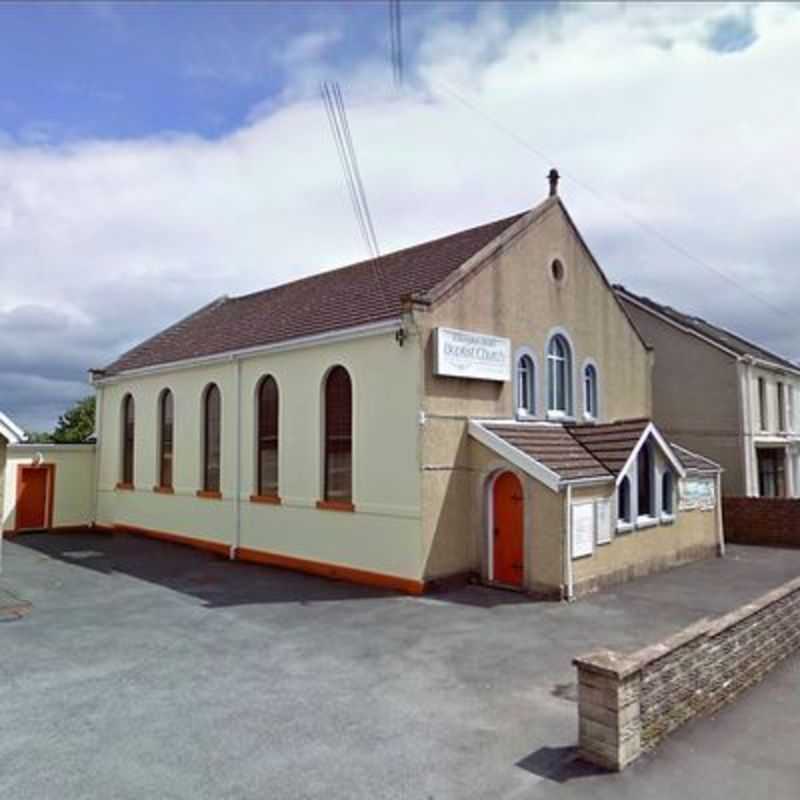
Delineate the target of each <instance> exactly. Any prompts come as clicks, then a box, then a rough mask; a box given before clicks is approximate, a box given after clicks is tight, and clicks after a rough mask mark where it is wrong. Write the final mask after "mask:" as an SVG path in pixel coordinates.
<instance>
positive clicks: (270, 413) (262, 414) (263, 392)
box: [256, 375, 278, 497]
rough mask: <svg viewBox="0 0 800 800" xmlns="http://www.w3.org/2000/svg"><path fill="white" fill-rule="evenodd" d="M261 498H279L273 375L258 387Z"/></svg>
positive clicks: (276, 415) (276, 405) (276, 401)
mask: <svg viewBox="0 0 800 800" xmlns="http://www.w3.org/2000/svg"><path fill="white" fill-rule="evenodd" d="M256 489H257V494H258V495H260V496H261V497H268V496H271V497H277V496H278V384H277V382H276V381H275V378H273V377H272V376H271V375H268V376H267V377H266V378H264V379H263V380H262V381H261V383H260V384H259V387H258V486H257V487H256Z"/></svg>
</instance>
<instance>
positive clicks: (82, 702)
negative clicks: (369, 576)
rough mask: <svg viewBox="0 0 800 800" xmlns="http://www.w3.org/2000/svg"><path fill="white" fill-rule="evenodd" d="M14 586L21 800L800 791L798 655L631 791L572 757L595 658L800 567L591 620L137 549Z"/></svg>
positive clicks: (705, 573) (710, 572) (12, 747)
mask: <svg viewBox="0 0 800 800" xmlns="http://www.w3.org/2000/svg"><path fill="white" fill-rule="evenodd" d="M4 555H5V557H4V574H3V576H2V577H0V588H2V589H4V590H5V591H7V592H10V593H11V594H12V595H14V596H16V597H18V598H21V599H23V600H26V601H29V602H30V603H31V604H32V608H31V609H30V611H29V613H28V614H26V615H25V616H23V617H21V618H19V619H16V620H13V621H7V622H0V679H1V680H0V713H1V714H2V721H3V724H2V725H1V726H0V797H4V798H5V797H8V798H15V800H16V799H17V798H19V800H28V799H30V800H49V799H50V798H53V800H56V799H57V800H79V799H80V800H85V798H95V797H96V798H102V799H103V800H112V799H113V800H129V799H130V800H133V799H134V798H135V799H136V800H140V799H141V798H158V799H159V800H173V799H174V800H178V799H180V800H184V798H185V799H186V800H189V799H191V800H205V798H208V799H209V800H212V799H213V800H220V799H222V798H224V799H225V800H228V798H230V799H231V800H238V799H242V800H243V799H244V798H247V799H248V800H250V799H251V798H252V799H253V800H254V799H255V798H259V799H260V798H269V800H284V799H289V798H292V799H293V798H309V799H310V798H320V799H321V798H325V800H337V799H338V798H342V800H345V799H346V800H360V798H369V800H382V799H383V798H403V800H406V798H409V799H413V800H417V798H419V800H430V798H435V800H445V799H447V800H449V799H450V798H453V799H454V800H455V798H458V800H465V799H466V800H471V799H472V798H475V799H476V800H477V799H478V798H480V800H485V799H487V798H500V799H501V800H517V798H531V800H536V799H537V798H545V799H549V798H561V797H566V798H572V797H574V798H606V797H608V798H612V797H613V798H620V797H621V798H624V797H631V798H633V797H636V798H637V800H638V799H640V798H664V799H665V800H667V798H669V800H672V798H676V797H678V798H681V800H691V798H694V797H697V798H701V797H702V798H703V800H710V799H711V798H714V797H725V798H727V799H728V800H736V799H737V798H742V800H753V798H757V797H770V798H787V800H789V798H792V800H795V798H797V797H799V796H800V785H799V784H798V776H800V744H799V742H800V736H799V735H798V733H799V732H800V730H799V728H798V723H797V722H796V720H800V675H798V663H797V659H794V660H792V661H790V662H787V664H786V665H785V666H784V667H783V668H781V669H780V670H779V671H776V672H775V673H773V674H772V675H771V676H770V677H769V678H768V680H767V681H766V682H765V683H764V684H762V685H761V686H760V687H757V688H756V689H754V690H752V691H751V692H750V693H748V694H747V695H746V696H745V697H743V698H742V699H741V700H740V701H739V702H738V703H737V704H736V705H735V706H732V707H729V708H728V709H726V710H725V711H723V712H722V713H720V714H719V715H718V716H717V717H715V718H713V719H708V720H703V721H701V722H699V723H696V724H693V725H691V726H688V727H686V728H684V729H683V730H681V731H680V732H679V733H678V734H676V735H675V736H674V737H673V738H672V739H671V740H670V741H669V742H668V743H667V744H666V745H665V746H663V747H662V748H661V750H659V751H658V752H657V753H656V754H655V755H653V756H650V757H647V758H645V759H643V760H641V761H640V762H638V763H637V764H636V765H634V767H633V768H631V769H630V770H629V771H627V772H626V773H625V774H623V775H621V776H612V775H600V774H596V773H594V772H593V771H592V770H590V769H588V768H585V767H581V766H579V765H577V764H576V763H575V762H573V761H572V760H571V759H572V752H573V751H572V749H571V748H572V747H573V746H574V743H575V728H576V708H575V702H574V694H575V689H574V679H575V676H574V670H573V669H572V667H571V665H570V660H571V658H572V656H573V655H575V654H577V653H580V652H582V651H585V650H587V649H591V648H593V647H596V646H601V645H609V646H613V647H619V648H623V649H625V648H634V647H637V646H639V645H641V644H644V643H647V642H652V641H654V640H655V639H658V638H660V637H661V636H664V635H666V634H668V633H671V632H673V631H674V630H676V629H678V628H680V627H682V626H683V625H685V624H687V623H688V622H691V621H693V620H695V619H697V618H699V617H701V616H705V615H708V614H717V613H720V612H723V611H726V610H728V609H730V608H733V607H735V606H737V605H739V604H741V603H743V602H745V601H746V600H748V599H751V598H752V597H755V596H757V595H758V594H760V593H762V592H764V591H766V590H767V589H769V588H772V587H773V586H775V585H778V584H780V583H782V582H783V581H785V580H787V579H788V578H790V577H794V576H795V575H798V574H800V551H781V550H770V549H761V548H731V551H730V557H729V558H726V559H724V560H712V561H708V562H704V563H701V564H694V565H691V566H688V567H684V568H681V569H677V570H673V571H671V572H668V573H664V574H662V575H659V576H653V577H651V578H647V579H644V580H640V581H637V582H634V583H631V584H627V585H626V586H624V587H621V588H619V589H617V590H615V591H608V592H604V593H601V594H598V595H595V596H593V597H591V598H586V599H584V600H581V601H579V602H577V603H574V604H572V605H566V604H559V603H531V602H523V601H522V600H521V598H519V597H518V596H517V595H513V594H508V593H503V592H497V591H492V590H488V589H484V588H481V587H467V588H465V589H463V590H459V591H455V592H451V593H448V594H445V595H441V596H435V597H428V598H409V597H399V596H397V595H392V594H387V593H381V592H378V591H372V590H368V589H363V588H358V587H353V586H349V585H347V584H342V583H335V582H331V581H326V580H322V579H317V578H312V577H307V576H301V575H296V574H293V573H289V572H284V571H280V570H276V569H269V568H265V567H257V566H253V565H245V564H231V563H229V562H226V561H224V560H222V559H219V558H216V557H214V556H210V555H207V554H204V553H198V552H194V551H191V550H188V549H185V548H181V547H178V546H175V545H168V544H164V543H160V542H150V541H145V540H141V539H136V538H133V537H130V536H127V535H115V536H113V537H112V536H103V535H64V534H62V535H27V536H23V537H20V538H18V539H16V540H14V541H12V542H7V543H6V545H5V554H4Z"/></svg>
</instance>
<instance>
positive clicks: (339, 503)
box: [317, 500, 356, 511]
mask: <svg viewBox="0 0 800 800" xmlns="http://www.w3.org/2000/svg"><path fill="white" fill-rule="evenodd" d="M317 508H320V509H322V510H323V511H355V510H356V507H355V506H354V505H353V504H352V503H348V502H346V501H345V500H317Z"/></svg>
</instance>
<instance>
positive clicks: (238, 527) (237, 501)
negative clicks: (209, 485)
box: [230, 358, 242, 561]
mask: <svg viewBox="0 0 800 800" xmlns="http://www.w3.org/2000/svg"><path fill="white" fill-rule="evenodd" d="M233 363H234V365H235V367H236V470H235V474H236V494H235V496H234V513H235V515H236V522H235V526H234V534H233V544H232V545H231V551H230V559H231V561H233V560H234V559H235V558H236V553H237V551H238V550H239V545H240V543H241V540H242V360H241V359H240V358H235V359H234V361H233Z"/></svg>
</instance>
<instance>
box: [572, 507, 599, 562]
mask: <svg viewBox="0 0 800 800" xmlns="http://www.w3.org/2000/svg"><path fill="white" fill-rule="evenodd" d="M594 522H595V518H594V503H575V504H574V505H573V506H572V557H573V558H582V557H583V556H590V555H591V554H592V553H593V552H594V529H595V526H594Z"/></svg>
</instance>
